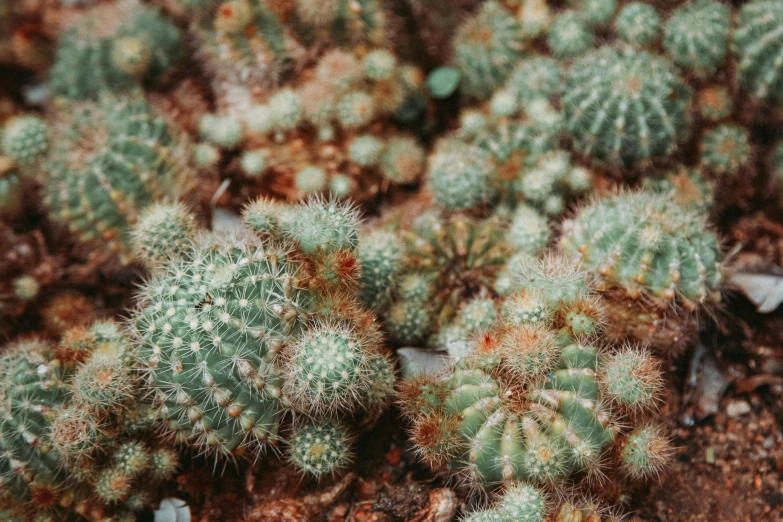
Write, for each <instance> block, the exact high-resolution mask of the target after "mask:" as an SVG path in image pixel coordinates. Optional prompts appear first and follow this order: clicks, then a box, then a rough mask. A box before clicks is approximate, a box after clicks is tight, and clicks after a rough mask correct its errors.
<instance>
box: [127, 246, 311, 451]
mask: <svg viewBox="0 0 783 522" xmlns="http://www.w3.org/2000/svg"><path fill="white" fill-rule="evenodd" d="M185 259H186V260H185V261H175V262H172V263H169V264H168V265H167V266H166V268H165V271H164V272H163V273H162V275H160V276H159V277H158V278H156V279H154V280H153V281H151V282H150V283H149V284H148V285H147V287H146V288H145V290H144V292H143V293H142V297H141V303H140V309H139V312H138V314H137V316H136V318H135V322H136V328H137V331H138V333H137V336H138V338H139V342H140V346H139V354H140V357H141V360H142V361H143V363H144V367H145V368H146V371H147V374H148V379H149V382H150V383H151V384H153V385H154V387H155V389H156V390H157V393H158V396H159V397H160V399H161V400H162V403H163V409H162V411H161V414H162V416H163V418H164V419H165V422H166V426H167V429H168V430H169V432H170V433H173V434H175V435H176V436H177V438H178V439H179V440H181V441H192V442H193V443H195V444H197V445H199V446H201V447H202V449H203V450H204V451H213V452H219V453H232V452H240V453H241V452H242V451H243V449H244V447H246V446H253V445H255V446H258V445H262V444H264V443H265V442H266V441H268V440H270V439H271V440H273V441H274V440H276V439H277V437H278V429H279V424H280V417H281V413H282V407H281V404H280V397H281V387H282V380H281V376H280V372H279V370H278V369H277V367H276V365H275V364H274V356H275V354H276V353H279V352H280V350H281V349H282V347H283V346H284V345H285V344H286V343H288V342H290V340H291V336H292V335H295V334H296V333H297V332H299V331H300V330H301V328H302V327H303V325H304V319H305V316H306V313H307V310H308V303H309V302H310V296H309V295H308V293H307V292H306V291H305V290H302V289H300V288H298V285H297V278H296V274H297V266H296V265H295V264H294V263H292V262H291V261H290V260H288V259H287V256H286V255H285V253H284V252H281V251H276V250H275V249H274V248H273V247H262V246H260V245H258V244H257V243H255V242H253V241H251V240H250V239H249V238H244V237H220V238H219V237H216V236H206V237H203V238H201V239H200V240H199V241H197V242H196V244H195V245H194V247H193V249H192V250H191V251H190V252H188V253H187V254H186V256H185ZM204 303H208V304H207V305H204ZM185 376H190V377H191V378H185Z"/></svg>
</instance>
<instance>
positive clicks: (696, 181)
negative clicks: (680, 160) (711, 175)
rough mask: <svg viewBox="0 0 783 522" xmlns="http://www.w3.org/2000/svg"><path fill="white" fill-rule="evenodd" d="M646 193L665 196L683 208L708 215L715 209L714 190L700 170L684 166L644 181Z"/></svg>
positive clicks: (643, 185) (649, 177)
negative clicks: (656, 193)
mask: <svg viewBox="0 0 783 522" xmlns="http://www.w3.org/2000/svg"><path fill="white" fill-rule="evenodd" d="M642 187H643V188H644V190H645V191H649V192H658V193H660V194H665V195H666V197H668V198H669V199H670V200H671V201H673V202H674V203H676V204H677V205H680V206H682V207H685V208H688V209H690V210H694V211H696V212H698V213H699V214H704V215H707V214H709V213H710V211H711V210H712V207H713V202H714V194H713V188H712V187H711V186H710V184H709V183H707V181H705V179H704V175H703V174H702V172H701V170H700V169H689V168H687V167H684V166H682V165H680V166H677V167H675V168H673V169H671V170H670V171H668V172H665V173H663V174H661V175H657V176H647V177H645V178H644V180H642Z"/></svg>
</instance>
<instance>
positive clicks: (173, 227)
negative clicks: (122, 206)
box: [133, 203, 196, 267]
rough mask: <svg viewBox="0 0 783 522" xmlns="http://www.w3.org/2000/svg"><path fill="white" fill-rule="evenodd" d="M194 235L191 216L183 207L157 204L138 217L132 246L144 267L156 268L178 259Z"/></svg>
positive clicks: (193, 217)
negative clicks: (175, 258)
mask: <svg viewBox="0 0 783 522" xmlns="http://www.w3.org/2000/svg"><path fill="white" fill-rule="evenodd" d="M195 235H196V227H195V216H193V214H191V213H190V211H189V210H188V209H187V207H185V205H184V204H182V203H174V204H165V203H158V204H155V205H152V206H150V207H148V208H146V209H145V210H144V211H143V212H142V213H141V215H140V216H139V221H138V223H136V225H135V226H134V227H133V244H134V246H135V247H136V251H137V253H138V257H139V259H140V260H141V261H142V262H143V263H144V264H146V265H147V266H148V267H157V266H160V265H161V264H162V263H164V262H166V261H169V260H170V259H173V258H174V257H176V256H178V255H179V253H180V252H181V251H182V250H183V249H184V248H185V245H187V244H188V243H189V242H190V241H192V240H193V239H194V237H195Z"/></svg>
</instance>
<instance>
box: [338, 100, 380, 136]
mask: <svg viewBox="0 0 783 522" xmlns="http://www.w3.org/2000/svg"><path fill="white" fill-rule="evenodd" d="M374 117H375V102H374V100H373V98H372V96H370V95H369V94H367V93H365V92H362V91H357V92H351V93H348V94H346V95H345V96H343V98H341V99H340V101H339V102H338V103H337V120H338V121H339V122H340V125H342V126H343V127H344V128H346V129H358V128H360V127H364V126H365V125H367V124H368V123H370V122H371V121H372V119H373V118H374Z"/></svg>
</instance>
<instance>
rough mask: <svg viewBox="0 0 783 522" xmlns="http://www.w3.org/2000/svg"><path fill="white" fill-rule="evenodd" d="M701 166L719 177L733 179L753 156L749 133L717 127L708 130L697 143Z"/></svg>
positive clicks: (732, 128) (733, 126) (721, 126)
mask: <svg viewBox="0 0 783 522" xmlns="http://www.w3.org/2000/svg"><path fill="white" fill-rule="evenodd" d="M699 151H700V152H701V166H702V167H704V168H705V169H706V170H708V171H710V172H713V173H715V174H718V175H720V176H726V177H735V176H737V175H738V174H739V173H740V172H742V171H743V170H744V169H746V168H747V167H748V166H749V164H750V161H751V158H752V156H753V148H752V146H751V144H750V133H749V132H748V129H746V128H745V127H739V126H737V125H719V126H717V127H713V128H712V129H708V130H707V131H706V132H705V133H704V135H703V136H702V137H701V141H700V142H699Z"/></svg>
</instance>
